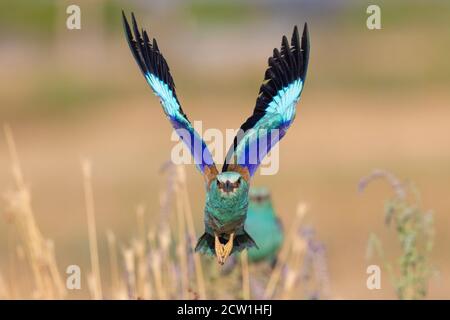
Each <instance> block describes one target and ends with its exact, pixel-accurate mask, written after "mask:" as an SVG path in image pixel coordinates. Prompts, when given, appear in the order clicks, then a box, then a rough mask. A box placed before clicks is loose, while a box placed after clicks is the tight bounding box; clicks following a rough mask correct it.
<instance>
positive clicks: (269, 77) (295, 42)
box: [222, 23, 309, 171]
mask: <svg viewBox="0 0 450 320" xmlns="http://www.w3.org/2000/svg"><path fill="white" fill-rule="evenodd" d="M308 60H309V35H308V25H307V24H306V23H305V26H304V28H303V34H302V38H301V41H300V37H299V33H298V28H297V26H295V27H294V32H293V33H292V38H291V43H290V44H289V41H288V39H287V38H286V36H283V38H282V41H281V51H279V50H278V49H277V48H275V49H274V50H273V55H272V57H269V59H268V65H269V68H268V69H267V70H266V72H265V74H264V82H263V83H262V85H261V87H260V89H259V94H258V98H257V99H256V106H255V108H254V110H253V114H252V115H251V116H250V117H249V118H248V119H247V120H246V121H245V122H244V123H243V124H242V125H241V127H240V129H241V133H242V132H244V133H245V132H247V130H249V129H251V128H253V127H254V126H255V124H256V123H257V122H258V121H259V120H260V119H261V118H262V117H263V116H264V115H265V113H266V108H267V107H268V105H269V104H270V102H271V101H272V100H273V98H274V97H275V96H276V95H277V93H278V91H280V90H281V89H283V88H285V87H286V86H288V85H289V84H291V83H293V82H294V81H296V80H298V79H301V80H302V81H303V82H304V81H305V78H306V72H307V68H308ZM243 136H244V134H239V135H237V136H236V137H235V138H234V142H233V145H232V146H231V147H230V150H229V151H228V153H227V157H226V159H225V163H224V165H223V168H222V171H227V168H228V164H229V163H230V161H231V156H232V155H233V152H234V150H235V149H236V147H237V145H238V144H239V142H240V140H241V139H242V137H243Z"/></svg>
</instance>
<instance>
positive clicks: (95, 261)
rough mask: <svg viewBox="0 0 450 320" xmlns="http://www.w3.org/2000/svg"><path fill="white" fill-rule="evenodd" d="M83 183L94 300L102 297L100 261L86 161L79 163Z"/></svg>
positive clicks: (88, 168)
mask: <svg viewBox="0 0 450 320" xmlns="http://www.w3.org/2000/svg"><path fill="white" fill-rule="evenodd" d="M81 169H82V173H83V182H84V196H85V203H86V216H87V224H88V235H89V253H90V257H91V268H92V269H91V275H92V277H93V278H92V279H91V280H92V284H91V290H92V291H91V295H92V298H93V299H95V300H100V299H102V297H103V293H102V285H101V278H100V260H99V256H98V244H97V230H96V226H95V209H94V192H93V190H92V165H91V162H90V161H89V160H87V159H83V160H82V161H81Z"/></svg>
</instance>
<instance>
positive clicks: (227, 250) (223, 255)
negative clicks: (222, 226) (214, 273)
mask: <svg viewBox="0 0 450 320" xmlns="http://www.w3.org/2000/svg"><path fill="white" fill-rule="evenodd" d="M233 243H234V232H233V233H231V234H230V238H229V239H228V242H227V243H226V244H225V245H223V244H222V243H221V242H220V239H219V235H218V234H217V233H215V234H214V249H215V250H216V257H217V262H219V264H221V265H223V264H224V263H225V261H226V260H227V258H228V257H229V256H230V254H231V251H233Z"/></svg>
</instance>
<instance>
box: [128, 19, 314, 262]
mask: <svg viewBox="0 0 450 320" xmlns="http://www.w3.org/2000/svg"><path fill="white" fill-rule="evenodd" d="M122 16H123V25H124V30H125V36H126V39H127V41H128V45H129V47H130V50H131V53H132V54H133V57H134V59H135V60H136V63H137V65H138V66H139V69H140V70H141V72H142V74H143V75H144V77H145V79H146V80H147V83H148V84H149V86H150V88H151V89H152V90H153V92H154V94H155V95H156V96H158V98H159V100H160V102H161V106H162V108H163V111H164V113H165V114H166V117H167V118H168V120H169V121H170V123H171V125H172V127H173V129H174V130H175V132H176V133H177V134H178V136H179V137H180V139H181V140H182V141H183V142H184V144H185V145H186V147H187V148H188V149H189V150H190V152H191V154H192V156H193V158H194V163H195V165H196V167H197V169H198V170H199V171H200V172H201V173H202V175H203V177H204V179H205V188H206V203H205V210H204V223H205V233H204V234H203V235H202V236H201V237H200V238H199V240H198V242H197V246H196V248H195V250H196V251H199V252H201V253H204V254H215V255H216V256H217V259H218V262H219V263H220V264H223V263H224V262H225V260H226V259H227V258H228V256H229V255H230V254H232V253H233V252H238V251H241V250H243V249H245V248H252V247H256V244H255V241H254V240H253V239H252V238H251V236H250V235H249V234H248V233H247V232H246V230H245V221H246V218H247V210H248V192H249V186H250V181H251V178H252V177H253V175H254V174H255V172H256V171H257V169H258V167H259V165H260V164H261V161H262V160H263V159H264V157H265V156H266V155H267V153H268V152H270V150H271V148H272V147H273V146H275V145H276V144H277V143H278V141H279V140H280V139H281V138H283V137H284V135H285V134H286V132H287V130H288V128H289V127H290V125H291V124H292V122H293V121H294V118H295V114H296V106H297V102H298V101H299V99H300V95H301V93H302V91H303V88H304V83H305V79H306V72H307V69H308V61H309V35H308V27H307V25H306V24H305V26H304V28H303V34H302V37H301V38H300V37H299V33H298V29H297V26H295V27H294V32H293V34H292V38H291V42H290V43H289V41H288V39H287V38H286V37H285V36H283V38H282V42H281V48H280V50H278V49H276V48H275V49H274V50H273V55H272V56H271V57H270V58H269V60H268V65H269V67H268V69H267V70H266V72H265V75H264V82H263V84H262V85H261V87H260V91H259V94H258V97H257V99H256V105H255V107H254V109H253V113H252V115H251V116H250V117H249V118H248V119H247V120H246V121H245V122H244V123H243V124H242V125H241V127H240V130H239V131H238V134H237V135H236V137H235V138H234V141H233V144H232V145H231V146H230V149H229V151H228V153H227V156H226V159H225V161H224V165H223V168H222V172H220V173H219V171H218V170H217V167H216V164H215V163H214V161H213V157H212V155H211V153H210V151H209V150H208V147H207V145H206V143H205V141H204V140H203V139H202V137H201V136H200V135H199V134H198V133H197V132H196V131H195V129H194V127H193V126H192V124H191V122H190V121H189V119H188V117H187V115H186V114H185V113H184V111H183V109H182V108H181V103H180V101H179V100H178V97H177V94H176V92H175V83H174V81H173V78H172V75H171V73H170V71H169V65H168V63H167V61H166V60H165V58H164V57H163V55H162V53H161V51H160V49H159V46H158V44H157V42H156V39H152V40H150V37H149V36H148V34H147V31H146V30H144V29H140V28H139V27H138V25H137V22H136V19H135V17H134V14H131V17H132V26H131V27H130V25H129V23H128V21H127V18H126V16H125V13H123V12H122ZM267 219H268V218H267ZM261 228H265V224H262V227H261ZM255 234H259V231H257V232H255ZM261 242H262V243H264V239H263V240H261ZM267 250H268V249H267ZM265 251H266V249H264V250H263V251H262V252H265ZM268 251H270V252H271V251H273V250H272V249H270V250H268Z"/></svg>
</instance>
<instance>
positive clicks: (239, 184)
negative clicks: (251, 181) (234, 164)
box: [213, 171, 248, 197]
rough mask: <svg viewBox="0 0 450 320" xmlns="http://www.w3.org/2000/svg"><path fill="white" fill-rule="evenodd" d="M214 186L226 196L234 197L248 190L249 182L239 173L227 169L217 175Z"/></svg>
mask: <svg viewBox="0 0 450 320" xmlns="http://www.w3.org/2000/svg"><path fill="white" fill-rule="evenodd" d="M215 180H216V181H215V183H214V186H213V188H214V189H215V190H216V191H217V192H218V193H219V194H220V195H221V196H225V197H233V196H236V195H238V194H241V193H243V192H248V183H247V182H246V181H245V179H244V178H243V177H242V176H241V175H240V174H239V173H238V172H234V171H226V172H222V173H220V174H218V175H217V177H216V179H215Z"/></svg>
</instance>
